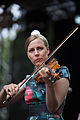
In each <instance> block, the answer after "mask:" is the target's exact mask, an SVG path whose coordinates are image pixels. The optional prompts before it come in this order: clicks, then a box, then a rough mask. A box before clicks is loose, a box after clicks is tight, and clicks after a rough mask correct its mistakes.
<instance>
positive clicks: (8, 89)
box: [2, 83, 19, 96]
mask: <svg viewBox="0 0 80 120" xmlns="http://www.w3.org/2000/svg"><path fill="white" fill-rule="evenodd" d="M2 90H3V92H4V93H5V94H6V95H7V96H14V95H15V94H16V93H17V92H18V91H19V86H18V85H17V84H13V83H11V84H9V85H5V86H4V87H3V89H2Z"/></svg>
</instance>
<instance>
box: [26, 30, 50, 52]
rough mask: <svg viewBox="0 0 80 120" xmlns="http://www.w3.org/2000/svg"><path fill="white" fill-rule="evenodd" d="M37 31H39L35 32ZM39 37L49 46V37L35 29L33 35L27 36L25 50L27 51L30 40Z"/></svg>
mask: <svg viewBox="0 0 80 120" xmlns="http://www.w3.org/2000/svg"><path fill="white" fill-rule="evenodd" d="M35 31H37V32H35ZM37 38H40V39H41V40H42V41H43V42H44V45H45V46H46V47H47V46H48V47H49V43H48V41H47V39H46V38H45V37H44V36H43V35H42V34H40V32H39V31H38V30H34V31H32V32H31V35H30V36H29V37H28V38H27V40H26V42H25V51H26V52H27V50H28V46H29V44H30V42H32V41H33V40H35V39H37Z"/></svg>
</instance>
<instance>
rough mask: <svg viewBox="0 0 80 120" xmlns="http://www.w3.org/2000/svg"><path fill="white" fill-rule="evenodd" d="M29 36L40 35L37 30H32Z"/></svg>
mask: <svg viewBox="0 0 80 120" xmlns="http://www.w3.org/2000/svg"><path fill="white" fill-rule="evenodd" d="M31 35H40V32H39V31H38V30H33V31H32V32H31Z"/></svg>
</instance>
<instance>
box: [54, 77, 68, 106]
mask: <svg viewBox="0 0 80 120" xmlns="http://www.w3.org/2000/svg"><path fill="white" fill-rule="evenodd" d="M54 88H55V92H56V97H57V99H58V103H59V106H60V105H61V104H62V102H63V100H64V98H65V96H66V95H67V92H68V88H69V81H68V79H67V78H61V79H59V80H58V81H56V83H55V84H54Z"/></svg>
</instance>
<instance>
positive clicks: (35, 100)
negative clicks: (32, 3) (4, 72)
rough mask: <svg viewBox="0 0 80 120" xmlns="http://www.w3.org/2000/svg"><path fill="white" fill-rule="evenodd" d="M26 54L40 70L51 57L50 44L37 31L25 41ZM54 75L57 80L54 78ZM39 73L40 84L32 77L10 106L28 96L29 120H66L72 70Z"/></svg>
mask: <svg viewBox="0 0 80 120" xmlns="http://www.w3.org/2000/svg"><path fill="white" fill-rule="evenodd" d="M25 51H26V54H27V56H28V58H29V59H30V61H31V62H32V63H33V64H34V66H35V69H39V67H40V65H41V64H42V63H43V62H44V61H45V60H46V59H47V58H48V55H49V44H48V41H47V39H46V38H45V37H44V36H43V35H41V34H40V32H39V31H37V30H34V31H33V32H32V33H31V35H30V37H28V38H27V40H26V42H25ZM52 72H53V73H54V77H52V76H51V73H52ZM38 74H39V75H40V80H39V82H36V81H35V80H34V77H33V78H31V79H30V81H28V82H27V83H25V84H24V85H23V87H22V88H21V89H20V90H19V91H18V94H16V95H15V96H14V97H13V98H12V99H11V101H9V102H8V104H9V103H12V102H13V101H16V100H18V99H20V98H21V97H22V96H23V95H24V93H25V96H24V98H25V102H26V104H28V105H29V110H30V111H29V116H28V117H27V120H63V115H62V114H63V108H64V104H65V100H66V96H67V92H68V88H69V80H70V73H69V71H68V68H67V67H66V66H60V67H59V68H58V69H56V71H53V70H50V69H49V68H48V67H46V66H44V67H42V69H40V70H39V71H38ZM57 74H58V75H59V77H58V78H57V77H56V76H57ZM34 76H35V75H34ZM28 77H29V75H26V79H27V78H28ZM52 78H53V79H52ZM54 79H56V81H55V82H53V81H54ZM19 85H20V84H19ZM5 104H6V103H5Z"/></svg>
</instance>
